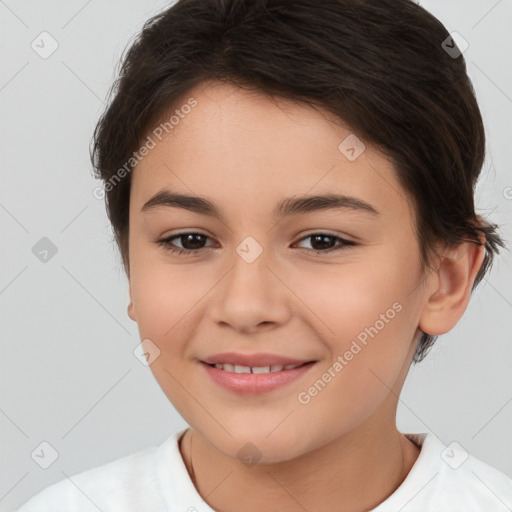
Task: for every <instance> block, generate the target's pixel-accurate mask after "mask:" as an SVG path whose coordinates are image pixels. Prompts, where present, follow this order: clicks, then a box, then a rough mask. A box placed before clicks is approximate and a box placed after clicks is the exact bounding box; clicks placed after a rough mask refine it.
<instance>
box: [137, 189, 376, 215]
mask: <svg viewBox="0 0 512 512" xmlns="http://www.w3.org/2000/svg"><path fill="white" fill-rule="evenodd" d="M158 207H173V208H183V209H185V210H189V211H191V212H196V213H200V214H203V215H208V216H210V217H216V218H219V219H223V218H224V216H223V214H222V211H221V210H220V208H219V207H218V206H217V205H215V203H214V202H213V201H211V200H210V199H208V198H206V197H201V196H190V195H184V194H177V193H173V192H170V191H169V190H167V189H164V190H161V191H160V192H158V193H157V194H155V195H154V196H153V197H152V198H151V199H150V200H149V201H147V202H146V203H145V204H144V205H143V206H142V208H141V212H147V211H149V210H152V209H154V208H158ZM334 208H344V209H350V210H357V211H362V212H367V213H370V214H372V215H379V211H378V210H377V209H376V208H375V207H374V206H372V205H371V204H370V203H368V202H366V201H363V200H362V199H359V198H357V197H353V196H347V195H343V194H325V195H314V196H304V197H298V198H297V197H288V198H286V199H284V200H283V201H281V202H280V203H279V204H277V205H276V207H275V208H274V210H273V212H272V213H273V215H274V217H275V218H279V217H286V216H290V215H297V214H304V213H311V212H316V211H319V210H328V209H334Z"/></svg>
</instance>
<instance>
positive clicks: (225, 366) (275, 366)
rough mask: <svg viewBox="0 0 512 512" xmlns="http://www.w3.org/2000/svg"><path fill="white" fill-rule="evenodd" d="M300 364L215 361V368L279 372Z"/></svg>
mask: <svg viewBox="0 0 512 512" xmlns="http://www.w3.org/2000/svg"><path fill="white" fill-rule="evenodd" d="M298 366H301V364H286V365H284V366H283V365H282V364H272V365H270V366H241V365H238V364H237V365H232V364H229V363H225V364H222V363H216V364H215V368H217V369H219V370H224V371H227V372H233V373H271V372H272V373H274V372H281V371H283V370H291V369H292V368H297V367H298Z"/></svg>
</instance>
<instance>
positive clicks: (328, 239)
mask: <svg viewBox="0 0 512 512" xmlns="http://www.w3.org/2000/svg"><path fill="white" fill-rule="evenodd" d="M308 239H310V240H311V245H312V246H313V249H308V248H306V247H303V249H305V250H306V251H308V252H313V253H315V254H318V255H322V256H323V255H324V254H326V253H327V254H329V253H331V252H333V251H338V250H341V249H345V248H347V247H349V246H354V245H357V244H356V243H355V242H352V241H351V240H346V239H345V238H341V237H339V236H336V235H332V234H330V233H311V234H310V235H308V236H305V237H303V238H301V239H300V240H299V242H298V243H300V242H302V241H304V240H308ZM336 242H340V243H339V244H338V245H336Z"/></svg>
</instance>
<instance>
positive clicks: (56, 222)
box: [0, 0, 512, 511]
mask: <svg viewBox="0 0 512 512" xmlns="http://www.w3.org/2000/svg"><path fill="white" fill-rule="evenodd" d="M166 5H169V4H168V3H167V2H164V1H162V0H160V1H157V0H139V1H137V2H126V1H121V0H110V1H108V2H105V1H103V2H100V1H98V0H96V1H94V0H92V1H91V0H89V1H86V0H72V1H70V0H67V1H64V0H54V1H50V0H48V1H40V2H39V1H37V2H36V1H35V0H32V1H14V0H6V1H0V19H1V23H2V25H1V27H2V29H1V31H0V58H1V60H0V107H1V118H0V119H1V122H0V129H1V133H0V150H1V157H0V163H1V171H2V172H1V185H2V186H1V194H0V225H1V251H0V258H1V260H0V306H1V324H0V329H1V331H0V332H1V345H0V349H1V357H0V383H1V384H0V392H1V395H0V432H1V442H0V448H1V452H0V453H1V456H0V511H11V510H14V509H15V508H16V507H17V506H19V505H20V504H21V503H22V502H24V501H26V500H27V499H28V498H29V497H30V496H32V495H33V494H35V493H36V492H38V491H40V490H42V489H43V488H44V487H46V486H48V485H50V484H52V483H54V482H57V481H59V480H61V479H63V478H65V477H66V476H71V475H73V474H75V473H78V472H81V471H84V470H86V469H89V468H92V467H95V466H97V465H100V464H104V463H107V462H109V461H111V460H114V459H117V458H120V457H123V456H125V455H128V454H130V453H133V452H135V451H138V450H141V449H143V448H145V447H148V446H152V445H156V444H159V443H161V442H162V441H163V440H164V439H165V438H167V437H168V436H169V435H170V434H171V433H172V432H173V431H175V430H177V429H180V428H184V427H185V426H186V424H185V422H184V420H183V419H182V418H181V417H180V416H179V415H178V413H177V412H176V411H175V410H174V408H173V407H172V405H171V404H170V403H169V402H168V400H167V398H166V397H165V395H164V394H163V392H162V391H161V389H160V388H159V386H158V384H157V383H156V381H155V380H154V378H153V376H152V374H151V372H150V370H149V368H148V367H147V366H144V365H143V364H141V362H140V361H139V360H138V359H137V358H136V357H135V356H134V353H133V351H134V349H135V348H136V347H137V345H138V343H139V337H138V330H137V326H136V324H135V323H133V322H132V321H131V320H130V319H129V317H128V315H127V312H126V307H127V304H128V287H127V280H126V277H125V276H124V274H123V272H122V270H121V264H120V258H119V256H118V253H117V249H116V248H115V246H114V244H113V242H112V233H111V229H110V225H109V223H108V220H107V216H106V213H105V208H104V204H103V201H101V200H98V199H96V198H95V197H94V195H93V190H94V188H95V187H97V186H98V185H100V182H98V181H97V180H95V179H94V177H93V174H92V170H91V166H90V162H89V143H90V140H91V137H92V132H93V128H94V126H95V123H96V122H97V120H98V117H99V115H100V114H101V112H102V111H103V108H104V102H105V101H106V94H107V91H108V89H109V87H110V85H111V83H112V81H113V79H114V77H115V74H114V73H115V70H116V65H117V63H118V59H119V57H120V55H121V52H122V51H123V50H124V48H125V46H126V45H127V44H128V43H129V42H130V40H131V38H132V37H133V36H134V35H135V34H136V33H137V32H138V31H139V29H140V28H141V27H142V24H143V23H144V21H145V20H146V19H148V18H149V17H150V16H151V15H153V14H155V13H156V12H157V11H160V10H161V9H163V8H164V7H165V6H166ZM421 5H423V6H424V7H426V8H427V10H429V11H431V12H432V13H433V14H434V15H436V16H437V17H438V18H439V19H440V20H441V21H442V22H443V23H444V24H445V26H446V27H447V29H448V30H449V31H450V32H452V31H456V32H458V33H459V34H460V35H461V36H462V37H463V38H464V40H466V41H467V43H468V45H469V46H468V48H467V49H466V50H465V52H464V56H465V58H466V61H467V65H468V72H469V75H470V77H471V79H472V81H473V84H474V87H475V90H476V93H477V98H478V100H479V103H480V106H481V110H482V113H483V117H484V122H485V126H486V130H487V138H488V140H487V151H488V155H487V160H486V163H485V166H484V169H483V171H482V179H481V181H480V184H479V186H478V198H477V205H478V210H479V212H480V213H483V214H485V215H486V216H487V217H488V218H489V219H490V220H491V221H493V222H497V223H498V224H500V225H501V226H502V230H501V234H502V236H503V237H504V238H505V239H506V240H508V241H510V240H512V236H511V234H512V229H511V224H510V219H512V216H511V213H512V172H511V153H510V150H511V147H510V142H511V139H510V136H511V134H512V115H511V114H512V68H511V65H510V59H509V56H510V53H511V50H512V31H511V30H510V26H511V24H512V2H511V1H510V0H500V1H496V0H489V1H487V0H479V1H468V0H457V1H447V0H429V1H427V0H424V1H422V2H421ZM42 32H47V33H48V34H49V35H50V37H49V36H48V35H43V36H41V33H42ZM41 37H45V38H46V39H45V41H46V43H45V45H44V47H45V49H46V51H49V50H51V45H52V44H54V45H55V44H58V47H57V49H56V50H55V51H54V52H53V53H52V54H51V55H50V56H48V57H47V58H43V57H42V56H41V55H40V53H38V52H37V51H36V50H35V49H33V46H35V44H33V41H36V43H37V41H40V39H38V38H41ZM53 41H56V43H54V42H53ZM439 43H440V44H441V41H440V42H439ZM41 46H42V44H41V43H39V49H38V51H39V52H40V51H41V50H42V48H41ZM36 47H37V46H36ZM41 239H43V240H41ZM38 244H39V245H38ZM34 247H35V249H34ZM41 247H44V248H45V249H44V250H47V251H48V252H47V253H46V254H47V261H46V262H44V261H41V259H40V257H38V256H37V254H38V251H37V249H38V248H39V249H40V248H41ZM511 275H512V273H511V257H510V252H504V253H502V254H501V255H500V256H499V257H498V260H497V262H496V264H495V266H494V268H493V270H492V272H491V274H490V275H488V277H487V278H486V279H485V281H483V282H482V283H481V285H480V286H479V288H478V289H477V290H476V292H475V293H474V295H473V297H472V299H471V302H470V305H469V308H468V310H467V312H466V314H465V315H464V317H463V319H462V320H461V321H460V323H459V324H458V325H457V327H456V328H455V329H453V330H452V331H451V332H450V333H448V334H447V335H445V336H443V337H441V338H440V339H439V340H438V343H437V346H436V347H435V348H434V350H433V351H432V352H431V353H430V355H429V356H428V358H427V359H426V360H425V361H424V362H423V363H421V364H420V365H419V366H416V367H413V368H412V369H411V371H410V374H409V376H408V379H407V382H406V385H405V388H404V390H403V393H402V395H401V400H400V406H399V414H398V426H399V428H400V429H401V430H402V431H404V432H426V431H432V432H434V433H435V434H436V435H437V436H438V437H439V438H440V439H441V440H442V441H443V442H444V443H445V444H449V443H450V442H452V441H457V442H458V443H459V444H460V445H461V446H462V447H464V448H465V449H466V450H468V451H469V452H470V453H472V454H473V455H475V456H477V457H478V458H480V459H482V460H484V461H486V462H488V463H489V464H491V465H492V466H494V467H496V468H498V469H500V470H502V471H503V472H505V473H507V474H508V475H510V476H512V439H511V435H510V433H511V432H512V378H511V373H510V368H511V362H512V343H511V333H512V315H511V312H512V309H511V308H512V286H511V284H512V283H511ZM41 443H48V444H41ZM41 449H45V450H46V451H45V453H47V454H48V453H54V452H53V451H52V450H55V454H57V455H58V456H57V459H56V460H55V462H54V463H53V464H52V465H51V466H50V467H49V468H48V469H43V468H42V467H41V466H40V464H38V463H37V462H36V461H37V457H36V456H35V455H34V453H38V450H39V451H40V450H41Z"/></svg>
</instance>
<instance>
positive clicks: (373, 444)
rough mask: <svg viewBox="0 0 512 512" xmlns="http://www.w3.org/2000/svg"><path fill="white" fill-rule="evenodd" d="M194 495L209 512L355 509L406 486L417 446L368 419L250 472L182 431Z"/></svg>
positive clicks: (198, 437)
mask: <svg viewBox="0 0 512 512" xmlns="http://www.w3.org/2000/svg"><path fill="white" fill-rule="evenodd" d="M180 451H181V453H182V456H183V460H184V462H185V465H186V466H187V469H188V472H189V474H190V476H191V478H192V481H193V482H194V485H195V487H196V489H197V491H198V492H199V494H200V495H201V496H202V497H203V498H204V499H205V501H206V502H207V503H208V504H209V505H210V506H211V507H212V508H214V509H215V510H219V511H222V512H235V511H236V512H238V511H239V510H240V506H241V504H243V509H244V510H245V511H247V512H257V511H261V510H265V511H268V512H273V511H276V512H277V511H282V510H287V511H295V510H297V512H299V511H300V512H303V511H304V510H316V511H321V512H330V511H337V512H340V511H343V512H352V511H354V512H355V511H361V510H370V509H372V508H374V507H376V506H377V505H378V504H380V503H382V502H383V501H384V500H385V499H386V498H387V497H388V496H390V495H391V494H392V493H393V492H394V491H395V490H396V489H397V488H398V487H399V486H400V484H401V483H402V482H403V481H404V479H405V477H406V476H407V474H408V473H409V471H410V470H411V468H412V466H413V465H414V462H415V461H416V459H417V457H418V455H419V452H420V450H419V448H418V447H417V446H416V445H415V444H414V443H412V442H411V441H410V440H408V439H407V438H406V437H405V436H404V435H403V434H401V433H400V432H398V430H397V429H396V426H395V425H394V423H393V424H392V425H388V426H387V427H385V428H383V426H382V422H375V421H372V419H370V420H369V421H367V422H366V424H365V425H362V426H360V427H358V428H357V431H352V432H350V433H347V434H345V435H343V436H341V437H339V438H337V439H335V440H333V441H332V442H329V443H327V444H325V445H324V446H322V447H320V448H318V449H316V450H314V451H312V452H308V453H307V454H304V455H301V456H299V457H296V458H294V459H291V460H286V461H282V462H278V463H273V464H256V465H254V466H251V467H248V466H246V465H244V464H242V463H241V462H240V461H238V460H234V459H233V458H231V457H227V456H225V455H224V454H223V453H220V452H219V451H218V450H216V449H215V448H214V447H213V446H212V445H211V444H210V443H209V442H208V441H207V440H206V439H205V438H204V437H203V436H202V435H201V434H199V433H198V432H197V431H195V430H193V429H189V430H187V432H186V433H185V435H184V436H183V437H182V439H181V441H180Z"/></svg>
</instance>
